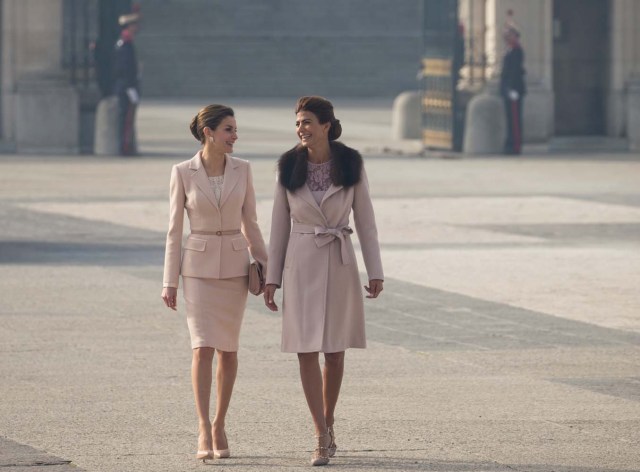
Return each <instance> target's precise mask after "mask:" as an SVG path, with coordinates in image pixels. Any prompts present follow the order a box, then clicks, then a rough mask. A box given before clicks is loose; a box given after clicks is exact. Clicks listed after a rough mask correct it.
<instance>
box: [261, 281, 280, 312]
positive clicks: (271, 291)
mask: <svg viewBox="0 0 640 472" xmlns="http://www.w3.org/2000/svg"><path fill="white" fill-rule="evenodd" d="M277 288H278V287H277V286H276V285H275V284H267V285H266V286H265V288H264V304H265V305H267V308H269V310H271V311H278V305H276V302H275V301H274V299H273V297H274V295H275V294H276V289H277Z"/></svg>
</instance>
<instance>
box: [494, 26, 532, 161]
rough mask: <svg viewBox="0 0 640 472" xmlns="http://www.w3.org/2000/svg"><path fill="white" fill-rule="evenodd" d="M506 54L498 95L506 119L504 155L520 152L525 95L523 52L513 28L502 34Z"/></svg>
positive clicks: (517, 33) (517, 34)
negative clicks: (500, 97) (503, 107)
mask: <svg viewBox="0 0 640 472" xmlns="http://www.w3.org/2000/svg"><path fill="white" fill-rule="evenodd" d="M504 40H505V42H506V44H507V52H506V53H505V55H504V57H503V59H502V72H501V74H500V94H501V95H502V99H503V100H504V106H505V113H506V118H507V140H506V143H505V146H504V152H505V154H520V153H521V152H522V136H523V132H522V100H523V98H524V95H525V94H526V92H527V91H526V86H525V81H524V75H525V69H524V51H523V49H522V46H521V45H520V32H519V31H518V30H517V29H516V28H515V27H513V26H511V27H509V28H507V30H506V31H505V33H504Z"/></svg>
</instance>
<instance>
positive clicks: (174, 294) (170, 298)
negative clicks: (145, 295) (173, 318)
mask: <svg viewBox="0 0 640 472" xmlns="http://www.w3.org/2000/svg"><path fill="white" fill-rule="evenodd" d="M161 297H162V299H163V300H164V304H165V305H167V307H169V308H171V309H172V310H173V311H176V307H177V306H178V289H177V288H175V287H165V288H163V289H162V295H161Z"/></svg>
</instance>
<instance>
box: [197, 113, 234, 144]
mask: <svg viewBox="0 0 640 472" xmlns="http://www.w3.org/2000/svg"><path fill="white" fill-rule="evenodd" d="M227 116H234V114H233V110H232V109H231V108H229V107H227V106H224V105H216V104H214V105H207V106H206V107H204V108H203V109H202V110H200V111H199V112H198V114H197V115H196V116H194V117H193V119H192V120H191V125H189V128H190V129H191V134H193V137H194V138H196V139H197V140H198V141H200V142H201V143H202V144H204V141H205V135H204V129H205V128H207V127H208V128H210V129H212V130H215V129H216V128H217V127H218V125H219V124H220V122H221V121H222V120H224V119H225V118H226V117H227Z"/></svg>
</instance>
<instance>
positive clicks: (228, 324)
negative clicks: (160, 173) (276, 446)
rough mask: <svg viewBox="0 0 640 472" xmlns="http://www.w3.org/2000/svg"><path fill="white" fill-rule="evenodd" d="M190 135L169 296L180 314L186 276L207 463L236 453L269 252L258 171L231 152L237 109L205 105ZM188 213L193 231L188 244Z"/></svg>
mask: <svg viewBox="0 0 640 472" xmlns="http://www.w3.org/2000/svg"><path fill="white" fill-rule="evenodd" d="M191 133H192V134H193V136H194V137H195V138H196V139H197V140H198V141H199V142H200V143H201V144H202V149H201V150H200V151H198V153H197V154H196V155H195V156H193V158H191V159H189V160H186V161H184V162H181V163H180V164H177V165H175V166H174V167H173V170H172V171H171V185H170V205H169V232H168V233H167V246H166V253H165V265H164V283H163V286H164V288H163V290H162V299H163V300H164V302H165V304H166V305H167V306H168V307H169V308H171V309H173V310H175V309H176V305H177V302H176V297H177V290H178V278H179V275H182V282H183V293H184V298H185V301H186V308H187V324H188V326H189V334H190V335H191V347H192V349H193V360H192V367H191V378H192V382H193V391H194V394H195V402H196V410H197V413H198V419H199V438H198V452H197V454H196V457H197V458H198V459H201V460H203V461H204V460H206V459H213V458H214V457H215V458H223V457H229V456H230V452H229V444H228V442H227V436H226V434H225V416H226V413H227V409H228V407H229V402H230V400H231V392H232V391H233V385H234V382H235V379H236V373H237V370H238V358H237V351H238V338H239V336H240V325H241V323H242V317H243V314H244V309H245V306H246V302H247V293H248V273H249V252H250V253H251V255H252V256H253V258H254V259H256V260H257V261H258V262H260V263H261V264H262V265H263V266H265V267H266V263H267V251H266V247H265V244H264V241H263V239H262V234H261V233H260V228H259V227H258V222H257V216H256V198H255V192H254V189H253V179H252V176H251V167H250V165H249V163H248V162H247V161H244V160H241V159H238V158H236V157H232V156H231V155H230V153H231V152H232V151H233V145H234V143H235V142H236V140H237V139H238V135H237V128H236V120H235V117H234V113H233V110H232V109H231V108H229V107H226V106H223V105H209V106H207V107H205V108H203V109H202V110H200V112H199V113H198V114H197V115H196V116H195V117H194V118H193V120H192V122H191ZM185 210H186V211H187V215H188V217H189V225H190V229H191V234H190V235H189V237H188V238H187V240H186V242H185V244H184V247H182V226H183V219H184V211H185ZM182 249H183V250H182ZM214 353H217V354H218V366H217V370H216V379H217V397H216V413H215V417H214V420H213V427H212V424H211V421H210V419H209V399H210V396H211V383H212V363H213V357H214Z"/></svg>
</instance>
